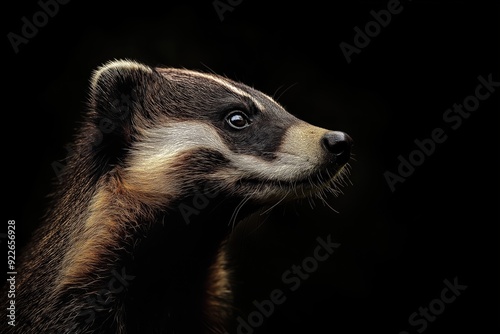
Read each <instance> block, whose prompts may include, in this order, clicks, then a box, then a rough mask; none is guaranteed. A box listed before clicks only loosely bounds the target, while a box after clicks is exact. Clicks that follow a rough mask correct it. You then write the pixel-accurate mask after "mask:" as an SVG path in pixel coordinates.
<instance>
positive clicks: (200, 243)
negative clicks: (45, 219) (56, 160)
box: [57, 178, 253, 333]
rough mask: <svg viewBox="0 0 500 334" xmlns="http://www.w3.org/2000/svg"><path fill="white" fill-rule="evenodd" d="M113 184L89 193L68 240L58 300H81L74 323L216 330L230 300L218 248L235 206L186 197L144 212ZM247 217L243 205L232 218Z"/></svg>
mask: <svg viewBox="0 0 500 334" xmlns="http://www.w3.org/2000/svg"><path fill="white" fill-rule="evenodd" d="M113 182H119V180H114V179H113V178H109V179H108V180H107V183H106V187H103V188H102V189H100V191H98V192H96V193H94V195H93V197H92V200H91V204H90V208H89V210H88V211H87V215H86V219H85V224H84V226H83V227H82V228H81V231H80V232H79V233H78V236H77V235H76V234H75V236H74V238H72V239H71V240H72V245H71V248H70V251H69V252H67V253H66V254H65V256H64V257H65V259H64V260H63V265H62V266H61V270H62V274H61V279H60V280H59V283H58V288H57V293H58V295H59V296H60V300H64V299H69V298H71V299H75V298H76V299H78V298H80V297H81V298H82V299H81V300H82V301H81V303H83V304H82V305H81V306H80V308H81V309H82V310H83V313H82V312H81V311H80V312H79V314H78V315H79V317H78V321H79V322H80V323H81V322H82V321H83V322H84V326H85V327H87V326H88V327H89V328H92V329H94V330H100V329H102V328H113V330H115V331H116V332H118V333H120V331H121V330H122V329H120V328H117V327H116V326H117V324H119V323H122V324H125V326H126V328H123V333H135V331H136V330H138V329H139V328H140V331H141V332H145V333H149V332H151V333H155V332H161V333H174V332H175V333H203V332H205V331H204V328H207V327H209V328H220V329H222V328H223V327H224V324H225V323H226V320H227V318H228V315H229V314H230V312H231V299H232V294H231V286H230V272H229V271H228V268H227V266H228V261H229V260H228V258H227V256H226V253H225V251H224V250H225V248H224V240H225V238H226V237H227V235H228V233H229V232H230V230H231V226H230V225H231V220H232V219H234V218H235V217H234V216H233V214H234V213H235V210H236V208H237V207H238V204H239V203H241V200H240V199H233V200H231V201H230V202H229V201H227V200H225V199H226V198H227V196H224V194H219V195H218V196H213V197H211V198H209V199H208V198H207V200H206V201H200V198H199V195H198V194H191V195H189V196H185V197H183V198H180V199H177V200H175V201H171V202H169V203H166V204H165V205H164V206H162V207H159V208H158V207H156V208H154V209H151V207H152V206H151V205H150V204H148V203H144V202H141V201H138V200H137V196H130V194H127V193H126V191H125V190H123V188H121V187H120V185H119V184H113ZM117 189H118V190H117ZM120 189H121V190H120ZM139 198H140V197H139ZM252 211H253V208H252V206H251V205H250V204H249V205H246V206H245V208H244V209H243V210H240V211H239V212H238V213H239V214H238V217H237V218H239V219H241V218H243V217H244V216H246V215H247V214H249V213H250V212H252ZM84 296H85V298H83V297H84ZM207 311H208V312H207ZM111 314H113V316H111ZM116 319H120V320H119V321H117V320H116ZM89 320H91V321H90V322H89ZM122 326H123V325H122ZM222 332H223V331H222Z"/></svg>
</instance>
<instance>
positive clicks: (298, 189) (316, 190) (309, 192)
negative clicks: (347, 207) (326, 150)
mask: <svg viewBox="0 0 500 334" xmlns="http://www.w3.org/2000/svg"><path fill="white" fill-rule="evenodd" d="M349 173H350V166H349V164H345V165H342V166H338V165H336V166H333V167H332V166H327V167H323V168H318V169H317V170H315V171H313V172H312V173H310V174H308V175H306V176H301V177H298V178H296V179H288V180H276V179H262V178H258V177H245V178H242V179H240V182H241V184H242V185H247V186H250V187H252V188H254V189H255V191H258V192H260V191H267V192H269V191H271V192H272V193H273V194H274V196H270V197H275V196H278V197H285V198H290V199H301V198H307V197H320V198H322V199H323V198H324V197H325V195H328V194H329V193H331V194H333V195H334V196H338V195H340V194H342V190H341V188H342V187H344V186H346V185H347V184H348V182H349V178H348V176H349Z"/></svg>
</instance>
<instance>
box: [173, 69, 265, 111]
mask: <svg viewBox="0 0 500 334" xmlns="http://www.w3.org/2000/svg"><path fill="white" fill-rule="evenodd" d="M174 71H177V72H180V73H186V74H189V75H191V76H197V77H201V78H204V79H209V80H212V81H215V82H217V83H218V84H219V85H221V86H224V87H225V88H227V89H229V90H230V91H232V92H233V93H236V94H238V95H241V96H244V97H246V98H249V99H250V100H252V101H253V103H255V105H256V106H257V107H258V108H259V109H260V110H263V109H264V107H263V106H262V104H261V103H260V102H259V101H257V100H256V99H255V98H254V97H253V96H251V95H250V94H248V93H247V92H245V91H243V90H241V89H240V88H238V87H236V86H234V85H233V84H231V83H230V82H229V81H226V80H224V79H222V78H219V77H217V76H214V75H211V74H208V73H202V72H195V71H190V70H181V69H174Z"/></svg>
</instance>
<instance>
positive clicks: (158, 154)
mask: <svg viewBox="0 0 500 334" xmlns="http://www.w3.org/2000/svg"><path fill="white" fill-rule="evenodd" d="M143 136H144V140H142V141H141V142H138V143H137V144H136V145H135V147H133V148H132V150H133V151H134V155H133V159H134V161H133V162H132V163H131V166H134V167H135V166H137V167H139V166H140V165H142V167H143V168H148V169H154V168H160V170H161V169H163V168H161V165H165V161H167V160H169V159H171V158H174V157H175V156H177V155H178V154H179V153H182V152H184V151H188V150H191V149H199V148H211V149H215V150H217V151H219V152H225V151H227V150H228V148H227V147H226V145H224V143H223V142H222V139H221V138H220V136H219V134H218V133H217V131H216V130H215V129H214V128H213V127H211V126H210V125H208V124H205V123H202V122H196V121H184V122H176V123H172V124H171V125H167V126H165V127H161V128H154V129H149V130H145V131H144V132H143Z"/></svg>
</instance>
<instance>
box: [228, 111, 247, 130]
mask: <svg viewBox="0 0 500 334" xmlns="http://www.w3.org/2000/svg"><path fill="white" fill-rule="evenodd" d="M226 122H227V124H229V125H230V126H231V127H232V128H233V129H236V130H241V129H244V128H246V127H247V126H249V125H250V123H251V121H250V119H249V118H248V116H247V115H246V114H245V113H244V112H242V111H239V110H236V111H232V112H230V113H229V114H228V115H227V116H226Z"/></svg>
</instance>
